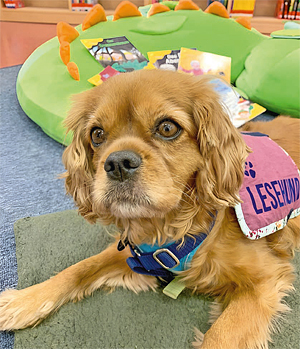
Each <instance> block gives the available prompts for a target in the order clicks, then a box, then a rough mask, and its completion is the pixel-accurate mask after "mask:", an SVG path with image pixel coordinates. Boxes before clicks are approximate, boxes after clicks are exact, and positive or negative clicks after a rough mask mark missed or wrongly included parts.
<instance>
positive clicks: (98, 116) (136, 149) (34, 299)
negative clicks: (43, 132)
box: [0, 71, 300, 349]
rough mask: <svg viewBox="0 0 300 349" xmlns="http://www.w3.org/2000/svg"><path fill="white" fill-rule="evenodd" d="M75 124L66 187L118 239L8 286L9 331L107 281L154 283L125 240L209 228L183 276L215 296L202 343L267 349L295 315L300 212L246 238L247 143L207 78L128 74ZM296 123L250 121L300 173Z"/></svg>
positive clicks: (3, 306) (80, 109)
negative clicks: (36, 280) (136, 267)
mask: <svg viewBox="0 0 300 349" xmlns="http://www.w3.org/2000/svg"><path fill="white" fill-rule="evenodd" d="M66 125H67V127H68V129H69V130H72V131H73V133H74V137H73V142H72V144H71V145H70V146H68V147H67V149H66V150H65V153H64V155H63V161H64V164H65V166H66V169H67V172H66V174H65V178H66V189H67V192H68V193H70V194H71V195H72V196H73V197H74V200H75V202H76V204H77V205H78V208H79V212H80V214H81V215H82V216H83V217H85V218H86V219H87V220H88V221H89V222H95V221H96V220H100V221H101V222H102V223H104V224H111V223H114V224H115V225H116V226H117V227H118V228H119V230H120V235H119V236H118V237H117V241H116V243H115V244H113V245H112V246H110V247H108V248H107V249H106V250H105V251H103V252H102V253H100V254H99V255H97V256H94V257H91V258H88V259H86V260H84V261H82V262H80V263H77V264H75V265H73V266H71V267H69V268H67V269H66V270H64V271H62V272H61V273H59V274H57V275H56V276H54V277H53V278H51V279H49V280H47V281H45V282H43V283H41V284H38V285H34V286H31V287H29V288H27V289H24V290H7V291H5V292H3V293H2V294H1V296H0V329H1V330H14V329H20V328H24V327H27V326H32V325H34V324H36V323H38V322H40V321H41V320H42V319H44V318H45V317H46V316H48V315H49V314H50V313H51V312H53V311H55V310H57V309H58V308H59V307H60V306H61V305H63V304H64V303H66V302H69V301H77V300H80V299H82V298H83V297H84V296H88V295H90V294H91V293H92V292H93V291H95V290H96V289H98V288H100V287H103V286H106V287H111V288H114V287H116V286H123V287H126V288H128V289H130V290H133V291H134V292H139V291H146V290H148V289H154V288H155V287H156V286H157V278H156V277H154V276H149V275H143V274H139V273H136V272H134V271H132V270H131V269H130V268H129V266H128V264H127V263H126V259H127V258H128V257H131V256H132V252H131V250H130V248H129V246H128V243H129V245H130V246H131V248H133V249H135V246H137V245H140V244H145V243H148V244H150V245H151V244H154V243H156V244H159V245H162V244H164V243H166V242H170V241H181V242H182V244H181V245H184V243H185V240H184V239H185V238H187V237H188V236H189V237H194V238H195V237H197V236H199V234H200V233H206V234H207V237H206V239H205V240H204V241H203V243H202V245H201V246H200V248H199V249H198V250H197V252H196V254H195V255H194V257H193V259H192V261H191V263H190V265H189V267H188V268H187V270H185V271H182V272H181V273H180V274H181V276H182V278H183V280H184V282H185V285H186V287H188V288H190V289H192V290H193V291H195V292H201V293H206V294H209V295H212V296H214V297H215V299H216V304H215V305H214V309H213V310H214V312H213V313H214V319H213V320H214V323H213V325H212V327H211V329H210V330H209V331H208V332H207V333H206V334H205V336H204V340H203V341H202V339H201V336H200V335H199V336H198V338H197V342H196V343H195V344H194V345H195V347H196V348H214V349H216V348H217V349H221V348H227V349H233V348H266V347H267V342H268V340H269V339H270V333H271V332H272V328H273V325H274V321H275V320H276V317H277V316H278V315H280V314H281V313H282V312H284V311H286V310H287V306H286V305H284V304H283V303H282V302H281V301H282V298H283V297H284V296H285V295H286V293H287V292H288V291H290V290H291V289H292V288H293V287H292V281H293V267H292V265H291V263H290V259H291V258H292V257H293V253H294V249H295V248H296V247H299V245H300V222H299V220H300V217H299V216H298V217H296V218H293V219H290V220H289V221H288V223H287V226H286V227H285V228H283V229H281V230H279V231H277V232H276V233H274V234H271V235H268V236H267V237H264V238H261V239H259V240H256V241H252V240H250V239H248V238H247V237H246V236H245V235H244V234H243V233H242V231H241V229H240V227H239V225H238V222H237V219H236V215H235V212H234V209H233V207H234V206H235V205H236V204H237V203H239V201H240V197H239V190H240V187H241V185H242V183H243V180H244V167H245V161H246V158H247V156H248V154H249V152H250V149H249V148H248V147H247V145H246V144H245V142H244V140H243V138H242V136H241V134H240V132H239V131H238V130H237V129H235V128H234V127H233V126H232V124H231V121H230V119H229V117H228V115H227V114H226V113H225V111H224V109H223V108H222V106H221V104H220V102H219V99H218V96H217V95H216V93H215V92H214V91H213V89H212V86H211V84H210V83H209V79H208V78H200V79H199V78H195V77H191V76H188V75H184V74H179V73H171V72H161V71H139V72H134V73H128V74H122V75H119V76H117V77H113V78H111V79H110V80H108V81H107V82H105V83H104V84H103V85H101V86H99V87H97V88H94V89H92V90H90V91H87V92H85V93H83V94H81V95H79V96H76V98H75V105H74V107H73V108H72V110H71V112H70V114H69V116H68V118H67V120H66ZM299 126H300V122H299V120H297V119H290V118H287V117H278V118H277V119H275V120H274V121H272V122H269V123H261V122H257V123H249V124H247V125H246V126H245V127H244V128H245V129H247V131H253V130H255V131H260V132H263V133H266V134H268V135H269V136H270V137H271V138H272V139H274V140H275V141H276V142H277V143H278V144H279V145H280V146H281V147H282V148H284V149H285V150H286V151H287V152H288V153H289V154H290V156H291V157H292V158H293V160H294V161H295V163H296V164H297V166H298V168H299V166H300V159H299V156H300V152H299V140H300V137H299ZM213 223H214V226H213V228H212V224H213ZM119 239H121V240H120V242H119V243H118V240H119ZM181 245H179V247H181ZM179 247H178V248H179ZM118 249H119V250H121V251H119V250H118ZM168 253H169V252H168ZM168 257H170V256H168ZM171 257H172V256H171ZM157 258H158V259H159V262H160V264H162V266H164V265H165V263H164V262H162V261H161V260H160V258H159V257H158V256H157ZM172 258H173V257H172ZM173 259H175V260H176V258H173ZM176 263H177V262H176ZM165 269H168V268H165ZM167 271H168V270H167Z"/></svg>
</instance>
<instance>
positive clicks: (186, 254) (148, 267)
mask: <svg viewBox="0 0 300 349" xmlns="http://www.w3.org/2000/svg"><path fill="white" fill-rule="evenodd" d="M214 224H215V217H214V220H213V222H212V224H211V226H210V231H211V230H212V228H213V226H214ZM206 237H207V234H204V233H200V234H198V235H195V236H185V237H184V239H183V242H182V240H179V241H176V242H169V243H166V244H164V245H161V246H159V245H157V244H154V245H147V244H142V245H139V246H132V245H131V244H130V243H129V242H128V241H125V242H124V243H123V242H121V241H120V242H119V245H118V250H119V251H121V250H122V249H124V248H125V246H126V245H127V244H128V245H129V246H130V250H131V254H132V257H129V258H127V260H126V262H127V264H128V266H129V267H130V268H131V269H132V270H133V271H134V272H136V273H138V274H144V275H152V276H156V277H159V278H162V279H164V280H165V281H167V282H170V281H171V280H172V279H173V278H174V276H176V273H177V272H180V271H183V270H186V269H188V268H189V267H190V263H191V260H192V258H193V256H194V254H195V253H196V251H197V250H198V248H199V247H200V246H201V244H202V243H203V241H204V240H205V238H206ZM174 274H175V275H174Z"/></svg>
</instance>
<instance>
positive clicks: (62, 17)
mask: <svg viewBox="0 0 300 349" xmlns="http://www.w3.org/2000/svg"><path fill="white" fill-rule="evenodd" d="M105 13H106V15H107V16H109V15H112V14H113V13H114V11H112V10H106V11H105ZM86 14H87V12H80V11H70V10H69V9H63V8H45V7H22V8H18V9H8V8H5V7H1V8H0V20H1V21H6V22H7V21H10V22H31V23H54V24H56V23H57V22H60V21H64V22H67V23H69V24H80V23H82V21H83V19H84V17H85V16H86Z"/></svg>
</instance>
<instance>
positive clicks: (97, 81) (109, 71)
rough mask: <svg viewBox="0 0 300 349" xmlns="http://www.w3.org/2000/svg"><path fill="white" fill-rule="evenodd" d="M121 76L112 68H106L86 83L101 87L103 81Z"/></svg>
mask: <svg viewBox="0 0 300 349" xmlns="http://www.w3.org/2000/svg"><path fill="white" fill-rule="evenodd" d="M119 74H121V73H120V72H119V71H117V70H115V69H114V68H112V67H110V66H108V67H106V68H105V69H103V70H102V72H100V73H99V74H96V75H95V76H93V77H91V78H90V79H88V82H90V83H91V84H93V85H95V86H99V85H101V84H102V83H103V82H104V81H106V80H107V79H109V78H111V77H112V76H115V75H119Z"/></svg>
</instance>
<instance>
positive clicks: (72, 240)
mask: <svg viewBox="0 0 300 349" xmlns="http://www.w3.org/2000/svg"><path fill="white" fill-rule="evenodd" d="M14 229H15V236H16V246H17V259H18V275H19V286H18V287H19V288H24V287H27V286H30V285H32V284H34V283H37V282H41V281H44V280H46V279H48V278H49V277H50V276H52V275H54V274H55V273H56V272H59V271H61V270H63V269H64V268H66V267H68V266H69V265H71V264H74V263H76V262H78V261H80V260H82V259H84V258H87V257H89V256H91V255H94V254H97V253H99V252H100V251H101V250H103V249H104V248H105V247H106V246H107V244H108V243H109V242H110V241H111V237H110V235H109V234H108V232H109V231H110V230H111V229H113V228H112V227H110V228H109V229H107V228H103V227H101V226H99V225H89V224H88V223H86V222H85V221H84V220H83V219H82V218H81V217H79V216H78V215H77V212H76V211H64V212H60V213H55V214H50V215H45V216H39V217H34V218H24V219H21V220H19V221H17V222H16V223H15V226H14ZM254 243H255V242H254ZM295 263H296V264H298V266H299V265H300V254H297V256H296V259H295ZM297 269H298V279H297V281H296V283H295V287H296V289H297V291H296V292H295V293H293V294H291V295H290V296H289V297H287V299H286V301H287V303H288V304H289V305H290V306H291V307H292V309H293V312H291V313H289V314H288V315H287V316H286V317H285V321H284V322H283V323H282V326H281V334H275V335H274V336H273V339H274V344H271V345H270V347H271V348H277V349H295V348H299V338H300V335H299V318H300V307H299V295H300V282H299V280H300V278H299V270H300V268H299V267H298V268H297ZM209 303H210V300H209V299H208V298H205V297H203V296H197V295H191V294H190V292H188V291H184V292H183V293H182V294H181V295H180V296H179V298H178V299H177V300H173V299H171V298H169V297H167V296H165V295H164V294H163V293H162V291H161V290H160V289H159V290H158V291H157V292H156V293H155V292H152V291H149V292H146V293H140V294H139V295H136V294H134V293H133V292H130V291H127V290H123V289H117V290H116V291H115V292H113V293H111V294H108V293H106V292H104V291H96V292H95V293H94V295H93V296H92V297H89V298H87V299H84V300H83V301H81V302H79V303H76V304H74V303H70V304H67V305H65V306H63V307H62V308H61V309H60V310H59V311H58V312H57V313H55V314H53V315H52V316H50V317H49V318H47V319H46V320H44V321H43V322H42V323H41V324H40V325H39V326H37V327H35V328H30V329H25V330H20V331H16V335H15V349H21V348H22V349H25V348H26V349H37V348H43V349H46V348H47V349H52V348H59V349H61V348H72V349H77V348H78V349H85V348H86V349H96V348H101V349H117V348H132V349H142V348H145V349H150V348H151V349H156V348H157V349H164V348H166V349H185V348H191V342H192V341H193V337H194V333H193V328H194V327H197V328H199V329H201V330H202V331H203V332H206V331H207V330H208V328H209V325H208V311H209ZM216 349H217V348H216Z"/></svg>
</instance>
